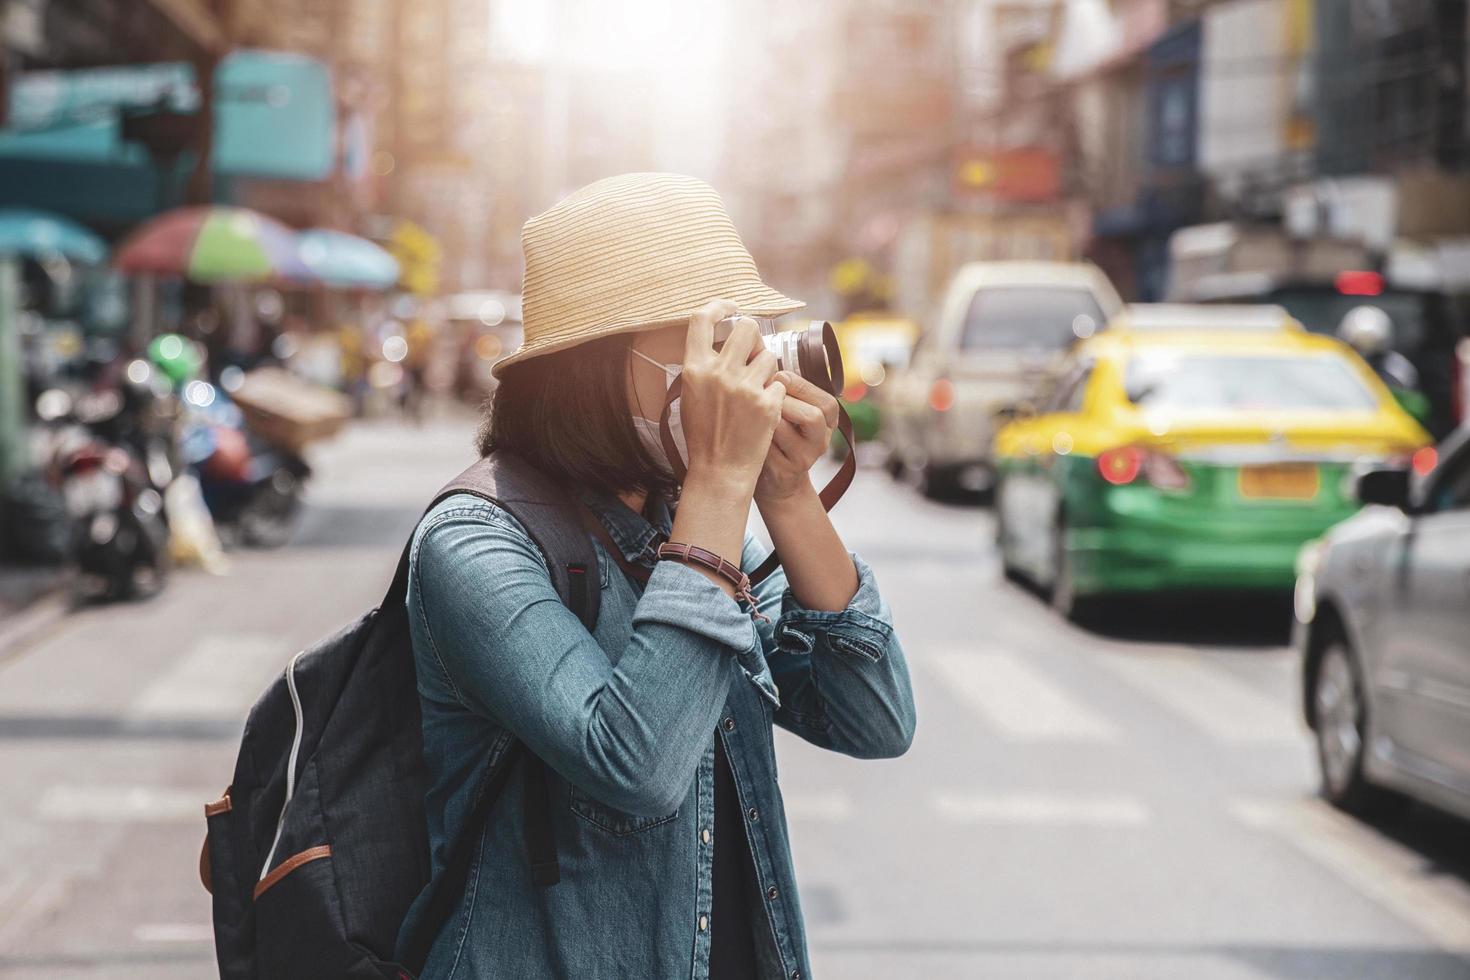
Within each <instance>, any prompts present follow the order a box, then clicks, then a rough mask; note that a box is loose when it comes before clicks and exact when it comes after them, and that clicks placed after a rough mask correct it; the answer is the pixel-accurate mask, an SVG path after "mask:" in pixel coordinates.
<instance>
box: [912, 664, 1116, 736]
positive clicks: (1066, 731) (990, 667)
mask: <svg viewBox="0 0 1470 980" xmlns="http://www.w3.org/2000/svg"><path fill="white" fill-rule="evenodd" d="M919 662H920V663H923V664H925V665H927V666H929V667H931V668H933V670H934V671H935V672H937V673H938V674H939V676H940V677H941V678H942V679H943V681H944V683H945V685H946V686H947V687H948V688H949V689H950V690H951V691H952V692H953V693H954V695H955V696H956V697H958V698H959V699H960V700H961V701H963V702H964V703H965V704H966V705H968V706H969V707H970V708H972V709H974V710H975V711H976V712H977V713H978V714H979V715H980V716H981V717H982V718H983V719H984V720H985V721H986V722H987V723H988V724H989V725H991V726H993V727H994V728H995V729H996V730H997V732H998V733H999V734H1000V735H1002V736H1004V737H1006V738H1010V739H1014V740H1016V741H1088V742H1109V741H1113V740H1115V739H1117V737H1118V730H1117V728H1115V727H1114V726H1113V725H1112V723H1111V722H1109V721H1108V720H1107V719H1106V718H1104V717H1103V716H1102V715H1099V714H1097V713H1096V712H1095V711H1093V710H1092V709H1091V708H1089V707H1087V706H1086V705H1084V704H1083V703H1081V702H1080V701H1078V700H1077V699H1076V698H1073V697H1072V696H1071V695H1069V694H1067V693H1066V692H1065V691H1063V690H1062V689H1061V688H1059V687H1057V686H1056V685H1055V684H1053V683H1052V682H1051V681H1050V680H1048V679H1047V678H1046V677H1045V676H1044V675H1043V674H1042V673H1041V672H1040V671H1038V670H1036V669H1035V668H1033V667H1030V666H1027V664H1026V663H1025V662H1024V661H1022V660H1021V659H1020V658H1019V657H1016V656H1013V655H1011V654H1008V653H940V654H935V655H934V656H932V657H928V658H926V659H924V660H922V661H919Z"/></svg>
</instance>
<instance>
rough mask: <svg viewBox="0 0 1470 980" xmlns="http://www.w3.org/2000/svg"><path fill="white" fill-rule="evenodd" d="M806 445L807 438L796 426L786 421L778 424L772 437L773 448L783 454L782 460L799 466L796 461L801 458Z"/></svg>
mask: <svg viewBox="0 0 1470 980" xmlns="http://www.w3.org/2000/svg"><path fill="white" fill-rule="evenodd" d="M804 443H805V437H804V436H803V435H802V434H801V430H799V429H797V428H796V426H794V425H792V424H791V423H790V422H787V421H784V420H783V421H781V422H777V423H776V431H775V432H774V433H773V434H772V435H771V447H772V450H773V451H775V452H779V453H780V454H781V460H783V461H784V462H786V463H789V464H791V465H793V466H794V465H797V462H796V461H797V460H799V459H800V458H801V449H802V446H803V444H804Z"/></svg>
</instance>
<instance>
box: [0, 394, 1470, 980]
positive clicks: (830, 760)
mask: <svg viewBox="0 0 1470 980" xmlns="http://www.w3.org/2000/svg"><path fill="white" fill-rule="evenodd" d="M471 430H472V422H471V421H469V420H463V419H462V420H460V421H458V422H453V423H449V422H440V423H437V424H434V425H431V426H430V427H428V428H427V429H415V428H412V427H408V426H403V425H397V424H376V425H363V426H359V427H357V428H354V429H352V430H349V432H347V433H346V434H345V435H344V436H343V437H342V438H340V439H339V440H338V441H337V442H335V443H334V444H332V445H330V446H326V447H323V448H322V451H321V452H320V453H319V454H318V456H317V458H316V463H317V464H318V467H319V479H318V480H317V482H316V483H315V484H314V485H313V487H312V489H311V496H310V507H309V509H308V511H307V513H306V514H305V515H304V519H303V522H302V524H301V526H300V528H299V529H298V533H297V535H296V539H295V541H294V542H293V543H292V545H291V546H289V547H288V548H286V549H284V550H281V551H278V552H245V553H241V554H237V555H236V556H235V559H234V567H233V569H232V571H231V573H230V574H229V575H228V576H227V577H221V578H212V577H209V576H205V575H203V574H200V573H186V574H182V575H180V576H178V577H177V578H176V580H175V581H174V582H172V583H171V585H170V588H169V589H168V591H167V592H165V593H164V594H163V595H162V596H160V597H158V598H157V599H155V600H153V601H150V602H147V603H142V604H137V605H128V606H109V607H97V608H91V609H86V610H82V611H79V612H75V613H73V614H71V615H69V616H67V617H65V618H64V619H62V620H60V621H59V622H58V623H56V624H55V625H54V626H52V627H50V628H49V629H48V630H46V631H43V632H41V633H40V634H38V635H32V636H31V637H30V638H29V639H28V641H27V643H26V644H25V645H24V646H23V647H22V648H20V649H15V648H12V649H9V650H6V651H0V977H4V978H22V977H24V978H27V980H30V978H36V980H59V978H100V977H106V978H123V980H134V978H137V980H141V978H145V977H146V978H149V980H182V978H205V977H210V976H213V975H214V968H213V959H212V947H211V944H210V939H209V925H208V923H209V906H208V901H207V898H206V896H205V894H204V892H203V890H202V889H201V888H200V886H199V882H198V879H197V877H196V873H195V868H196V862H197V857H198V849H199V843H200V839H201V835H202V830H203V828H202V815H201V807H202V804H203V803H204V802H206V801H207V800H211V799H214V798H215V797H216V796H217V795H218V793H219V791H220V790H221V789H222V788H223V787H224V784H225V783H226V782H227V781H228V779H229V771H230V767H231V765H232V762H233V756H234V751H235V748H236V738H237V735H238V731H239V725H240V722H241V719H242V718H243V716H244V713H245V711H246V710H247V708H248V707H249V704H250V702H251V700H252V699H253V698H254V696H255V695H256V694H257V693H258V692H259V690H260V689H261V688H262V687H263V686H264V685H265V683H266V682H267V681H268V680H269V679H270V677H271V676H273V675H274V674H275V673H276V672H277V671H278V670H279V669H280V668H281V667H282V666H283V664H284V663H285V661H286V660H287V659H288V658H289V657H290V656H291V654H292V653H294V652H295V651H296V650H297V649H299V648H301V647H302V646H304V645H306V644H308V643H310V642H311V641H313V640H315V639H316V638H318V637H320V636H322V635H324V634H326V633H327V632H329V631H331V630H333V629H335V628H336V627H338V626H339V625H341V624H342V623H343V622H345V621H347V620H348V619H350V618H352V617H354V616H356V615H357V614H358V613H359V612H361V611H362V609H364V608H366V607H367V606H368V605H370V604H371V603H373V602H374V601H376V600H377V598H378V597H379V596H380V595H381V593H382V591H383V589H384V588H385V587H386V584H387V579H388V576H389V575H390V573H391V570H392V565H393V562H394V560H395V559H396V557H397V553H398V549H399V548H400V547H401V544H402V542H403V540H404V539H405V537H406V535H407V534H408V532H409V530H410V528H411V527H412V525H413V522H414V520H415V518H416V516H417V514H418V513H419V510H420V509H421V507H422V505H423V502H424V501H425V500H426V499H427V495H428V494H429V493H431V492H432V491H433V489H434V488H435V487H436V486H437V485H438V484H439V483H440V482H441V481H442V480H443V479H445V478H447V477H448V476H450V475H452V474H453V472H454V471H455V469H456V467H457V465H460V464H462V463H465V462H468V461H469V460H470V459H471V458H472V457H471V450H470V448H469V445H470V435H471ZM835 516H836V518H837V522H838V524H839V526H840V527H841V529H842V531H843V533H844V535H845V536H846V538H847V540H848V542H849V544H850V545H851V546H852V547H853V548H855V549H856V550H858V551H860V552H862V553H863V554H864V555H865V556H866V557H867V558H868V559H869V560H870V562H871V563H872V564H873V566H874V568H875V570H876V572H877V575H878V578H879V581H880V583H881V585H882V587H883V589H884V592H885V594H886V595H887V597H888V599H889V602H890V603H891V605H892V607H893V609H894V614H895V617H896V620H897V623H898V627H899V630H900V635H901V636H902V637H903V640H904V644H905V647H906V650H907V653H908V657H909V660H910V663H911V665H912V670H913V675H914V686H915V690H916V696H917V698H918V701H919V724H918V734H917V736H916V738H915V742H914V746H913V749H912V751H911V752H910V753H909V754H908V755H907V756H905V757H904V758H902V759H898V760H892V761H886V762H857V761H853V760H848V759H842V758H838V757H835V756H832V755H830V754H827V753H823V752H820V751H818V750H816V749H813V748H811V747H809V746H806V745H804V744H803V743H801V742H799V741H798V740H796V739H794V738H790V737H784V740H783V741H782V742H781V744H780V745H779V752H780V763H781V780H782V785H783V790H784V793H785V796H786V800H787V810H788V812H789V813H790V815H791V819H792V823H793V834H794V837H795V850H796V863H797V871H798V876H799V878H800V880H801V882H802V901H803V905H804V907H805V909H806V913H807V919H808V923H809V927H810V936H811V942H812V946H813V953H814V958H815V965H816V971H817V974H818V976H819V977H822V978H827V980H834V978H837V980H844V978H875V980H876V978H883V980H893V978H925V980H929V978H951V977H953V978H972V977H986V978H990V977H1000V978H1024V980H1031V978H1037V980H1040V978H1046V980H1053V978H1079V977H1080V978H1094V977H1096V978H1128V980H1151V978H1171V980H1172V978H1184V977H1187V978H1191V980H1266V978H1273V980H1306V978H1334V980H1337V978H1351V980H1367V978H1385V980H1387V978H1394V980H1405V978H1470V854H1467V850H1470V848H1467V845H1466V841H1467V840H1470V834H1467V833H1466V830H1467V828H1466V826H1465V825H1464V824H1462V823H1459V822H1456V821H1454V820H1452V819H1450V818H1448V817H1445V816H1442V815H1439V814H1436V813H1433V812H1430V811H1427V810H1422V809H1416V810H1414V811H1412V812H1411V813H1410V814H1409V815H1408V817H1407V819H1405V820H1403V821H1402V822H1400V823H1398V824H1395V825H1393V826H1388V827H1369V826H1365V825H1363V824H1360V823H1358V822H1356V821H1353V820H1351V819H1348V818H1345V817H1343V816H1341V815H1339V814H1337V813H1335V812H1334V811H1332V810H1331V809H1330V808H1328V807H1325V806H1324V805H1322V804H1320V803H1319V802H1317V801H1316V800H1315V799H1314V798H1313V789H1314V782H1315V773H1314V769H1313V764H1312V755H1311V747H1310V743H1309V741H1308V739H1307V735H1306V732H1305V730H1304V729H1303V728H1302V726H1301V724H1300V722H1299V720H1298V717H1297V712H1296V707H1295V705H1296V700H1297V698H1298V692H1297V681H1296V676H1295V664H1294V662H1293V658H1292V656H1291V654H1290V653H1289V651H1288V650H1287V649H1285V647H1284V646H1282V645H1281V644H1282V643H1283V642H1284V638H1285V636H1284V617H1285V616H1286V611H1285V609H1284V608H1283V607H1282V606H1280V605H1269V604H1267V605H1261V604H1239V603H1231V604H1225V603H1219V602H1194V603H1188V604H1185V603H1181V602H1165V603H1157V604H1152V605H1150V606H1140V607H1133V608H1131V609H1126V610H1123V611H1121V612H1119V613H1117V614H1116V615H1115V616H1113V617H1112V619H1111V621H1110V622H1109V624H1108V628H1107V629H1106V630H1105V631H1104V632H1101V633H1099V632H1086V631H1082V630H1079V629H1077V628H1074V627H1072V626H1069V625H1066V624H1064V623H1062V622H1060V621H1058V620H1057V619H1056V618H1055V617H1054V616H1052V615H1051V613H1050V612H1049V611H1048V610H1047V609H1046V608H1045V606H1044V605H1043V603H1042V602H1041V601H1040V600H1039V599H1038V598H1037V597H1035V596H1033V595H1031V594H1029V593H1027V592H1026V591H1024V590H1022V589H1020V588H1018V587H1016V586H1014V585H1011V584H1009V583H1006V582H1005V581H1004V580H1002V579H1001V577H1000V574H999V569H998V567H997V565H996V561H995V557H994V552H993V548H992V545H991V523H990V517H989V514H988V512H987V511H985V510H984V509H983V508H980V507H978V506H975V505H974V504H973V503H962V502H961V503H950V504H936V503H932V502H929V501H925V500H923V499H921V498H920V497H919V496H918V495H917V494H915V493H914V492H913V491H912V490H911V489H909V488H907V487H904V486H900V485H896V484H893V483H891V482H890V481H889V480H888V479H887V478H886V477H884V476H883V475H881V473H879V472H877V471H865V472H864V473H863V474H861V475H860V477H859V480H858V482H857V484H856V485H855V486H854V488H853V490H852V491H851V493H850V495H849V497H848V498H847V499H846V500H844V501H843V503H842V504H841V506H840V507H839V508H838V511H837V513H836V515H835Z"/></svg>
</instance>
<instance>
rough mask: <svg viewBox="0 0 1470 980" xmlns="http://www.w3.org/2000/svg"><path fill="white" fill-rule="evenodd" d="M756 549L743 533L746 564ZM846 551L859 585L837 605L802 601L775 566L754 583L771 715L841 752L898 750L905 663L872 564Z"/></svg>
mask: <svg viewBox="0 0 1470 980" xmlns="http://www.w3.org/2000/svg"><path fill="white" fill-rule="evenodd" d="M850 554H851V553H850ZM761 557H762V549H761V548H760V547H759V545H757V544H756V543H755V541H754V539H747V541H746V548H745V556H744V564H745V567H746V568H753V567H755V566H756V565H757V564H759V561H760V559H761ZM851 557H852V562H853V565H854V567H856V569H857V573H858V589H857V592H856V593H855V594H854V595H853V597H852V599H851V600H850V601H849V602H848V604H847V606H846V608H844V609H841V610H838V611H836V612H827V611H822V610H816V609H808V608H806V607H805V606H803V605H802V604H801V603H800V602H799V601H798V600H797V598H796V596H795V594H794V593H793V592H792V591H791V589H790V588H789V587H788V586H787V583H786V576H785V573H784V572H783V571H781V570H779V569H778V570H777V571H776V572H774V573H773V574H772V575H771V576H770V577H769V578H767V579H766V580H765V581H764V582H762V583H760V585H759V586H757V587H756V597H757V600H758V605H759V607H760V609H761V611H762V612H764V613H765V614H766V615H767V616H769V617H771V619H772V620H773V622H771V623H769V624H767V625H765V626H763V627H762V628H761V630H760V636H761V643H762V646H763V647H764V650H765V655H766V661H767V663H768V664H769V665H770V668H771V673H772V675H773V676H774V678H775V681H776V687H777V689H778V691H779V692H780V695H781V706H780V708H779V709H778V710H777V712H776V722H777V724H779V725H781V726H782V727H783V728H786V729H788V730H790V731H791V732H793V733H795V734H797V735H799V736H801V737H802V738H804V739H806V740H807V741H808V742H811V743H813V744H814V745H819V746H822V747H823V748H828V749H832V750H834V751H836V752H842V753H844V754H846V755H852V756H857V757H860V758H888V757H891V756H897V755H902V754H903V753H904V752H906V751H907V750H908V747H909V745H910V743H911V742H912V741H913V737H914V721H915V718H914V697H913V690H912V688H911V686H910V684H909V671H908V663H907V662H906V661H905V659H904V655H903V648H902V647H901V646H900V644H899V641H898V636H897V634H896V633H895V632H894V629H893V617H892V614H891V612H890V611H889V609H888V604H887V603H886V602H884V600H883V596H882V595H881V594H880V593H879V591H878V583H877V580H876V579H875V578H874V576H873V570H872V568H870V567H869V566H868V564H867V562H865V561H863V559H862V558H861V557H859V556H858V555H856V554H851Z"/></svg>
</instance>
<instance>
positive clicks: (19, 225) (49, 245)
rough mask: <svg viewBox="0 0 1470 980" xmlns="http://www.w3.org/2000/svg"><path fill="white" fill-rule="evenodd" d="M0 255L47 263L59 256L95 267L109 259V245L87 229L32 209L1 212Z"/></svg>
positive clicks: (14, 209)
mask: <svg viewBox="0 0 1470 980" xmlns="http://www.w3.org/2000/svg"><path fill="white" fill-rule="evenodd" d="M0 255H20V256H24V257H26V258H33V259H45V258H51V257H53V256H57V255H60V256H62V257H64V258H67V259H70V260H71V261H73V262H82V263H86V264H95V263H98V262H101V261H102V260H103V259H105V258H107V245H106V244H104V243H103V241H102V239H101V238H99V237H98V236H97V235H95V234H93V233H92V232H91V231H89V230H88V229H86V228H83V227H82V226H81V225H79V224H77V223H76V222H75V221H71V220H69V219H67V218H63V217H61V216H59V215H54V214H47V213H46V212H45V211H33V210H31V209H29V208H4V209H0Z"/></svg>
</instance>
